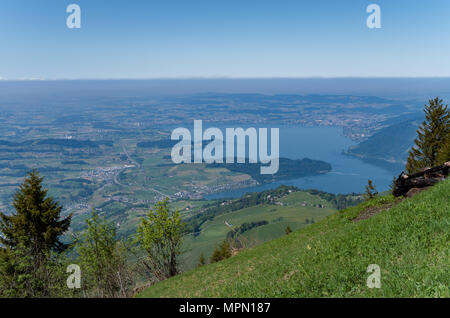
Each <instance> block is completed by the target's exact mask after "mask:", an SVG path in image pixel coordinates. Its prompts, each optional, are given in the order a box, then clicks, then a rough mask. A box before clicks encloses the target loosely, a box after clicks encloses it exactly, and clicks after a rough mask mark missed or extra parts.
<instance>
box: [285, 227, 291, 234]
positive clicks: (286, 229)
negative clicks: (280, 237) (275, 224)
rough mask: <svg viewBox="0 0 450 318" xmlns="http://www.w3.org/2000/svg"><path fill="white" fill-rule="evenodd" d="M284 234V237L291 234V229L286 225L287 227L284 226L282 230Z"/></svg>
mask: <svg viewBox="0 0 450 318" xmlns="http://www.w3.org/2000/svg"><path fill="white" fill-rule="evenodd" d="M284 232H285V233H286V235H288V234H290V233H292V229H291V227H290V226H289V225H288V226H286V228H285V229H284Z"/></svg>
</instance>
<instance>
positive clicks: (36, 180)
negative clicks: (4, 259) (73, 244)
mask: <svg viewBox="0 0 450 318" xmlns="http://www.w3.org/2000/svg"><path fill="white" fill-rule="evenodd" d="M42 181H43V178H41V177H39V174H38V173H37V171H35V170H33V171H32V172H30V173H29V174H28V177H27V178H26V179H25V181H24V183H23V184H22V185H21V186H20V188H19V191H17V192H16V194H15V196H14V202H13V206H14V208H15V210H16V213H15V214H13V215H11V216H8V215H6V214H4V213H1V212H0V231H1V232H2V233H3V237H0V242H1V243H2V244H3V245H5V246H8V247H10V248H14V247H16V246H17V245H18V244H22V245H23V246H25V247H27V248H31V249H32V256H33V257H34V258H35V259H38V258H39V256H40V255H42V254H43V253H47V252H50V251H55V252H57V253H61V252H63V251H65V250H66V249H67V247H68V244H64V243H63V242H61V240H60V236H62V235H63V234H64V233H65V232H66V231H67V230H68V229H69V226H70V221H71V218H72V215H69V216H68V217H66V218H62V219H61V210H62V207H61V206H60V205H59V203H58V202H55V201H53V199H52V198H51V197H47V189H44V188H43V186H42Z"/></svg>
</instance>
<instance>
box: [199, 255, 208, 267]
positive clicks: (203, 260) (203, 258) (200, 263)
mask: <svg viewBox="0 0 450 318" xmlns="http://www.w3.org/2000/svg"><path fill="white" fill-rule="evenodd" d="M203 265H206V259H205V256H204V255H203V253H202V254H200V257H199V259H198V266H203Z"/></svg>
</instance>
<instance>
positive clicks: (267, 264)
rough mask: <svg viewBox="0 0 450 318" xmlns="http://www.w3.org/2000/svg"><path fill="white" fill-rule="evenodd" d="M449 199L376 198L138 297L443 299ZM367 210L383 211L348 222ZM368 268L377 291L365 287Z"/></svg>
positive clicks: (437, 191) (447, 279)
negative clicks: (373, 270)
mask: <svg viewBox="0 0 450 318" xmlns="http://www.w3.org/2000/svg"><path fill="white" fill-rule="evenodd" d="M449 193H450V180H448V181H444V182H442V183H440V184H438V185H436V186H434V187H432V188H431V189H429V190H427V191H424V192H422V193H420V194H418V195H416V196H414V197H413V198H411V199H405V200H404V201H402V202H401V203H399V204H397V205H394V206H393V207H391V208H390V209H389V208H388V206H387V204H392V203H393V202H394V200H395V199H394V198H393V197H392V196H390V195H389V196H384V197H378V198H376V199H373V200H371V201H369V202H365V203H362V204H360V205H358V206H356V207H352V208H348V209H346V210H343V211H339V212H337V213H334V214H333V215H331V216H329V217H327V218H325V219H324V220H322V221H320V222H317V223H315V224H313V225H311V226H308V227H306V228H304V229H300V230H297V231H295V232H293V233H291V234H290V235H287V236H283V237H281V238H279V239H275V240H272V241H270V242H266V243H264V244H261V245H259V246H257V247H255V248H251V249H247V250H244V251H242V252H240V253H239V254H237V255H236V256H233V257H231V258H230V259H227V260H225V261H222V262H218V263H214V264H210V265H206V266H202V267H199V268H196V269H194V270H191V271H188V272H186V273H184V274H181V275H178V276H175V277H173V278H171V279H168V280H166V281H163V282H160V283H157V284H155V285H154V286H152V287H150V288H148V289H146V290H144V291H143V292H142V293H141V294H140V295H139V296H140V297H449V296H450V289H449V286H450V272H449V268H450V257H449V256H450V255H449V252H450V244H449V243H450V227H449V222H450V209H449V207H450V196H449V195H448V194H449ZM383 206H384V208H385V209H387V210H384V211H383ZM368 208H372V209H373V208H381V210H382V211H381V212H380V213H378V214H376V215H374V216H372V217H370V218H368V219H364V220H360V221H358V222H355V221H354V220H355V218H356V217H358V216H359V215H360V214H361V213H363V212H364V211H366V210H367V209H368ZM370 264H377V265H379V267H380V270H381V272H380V274H381V276H380V278H381V288H372V289H371V288H368V287H367V285H366V281H367V278H368V277H369V275H370V273H367V268H368V266H369V265H370Z"/></svg>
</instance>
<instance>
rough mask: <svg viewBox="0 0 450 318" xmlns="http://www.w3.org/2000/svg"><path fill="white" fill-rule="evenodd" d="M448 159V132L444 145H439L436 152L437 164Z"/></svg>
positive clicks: (449, 157) (449, 141) (449, 150)
mask: <svg viewBox="0 0 450 318" xmlns="http://www.w3.org/2000/svg"><path fill="white" fill-rule="evenodd" d="M447 161H450V133H449V134H447V138H446V139H445V142H444V145H443V146H442V147H441V149H440V150H439V153H438V162H439V164H442V163H445V162H447Z"/></svg>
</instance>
